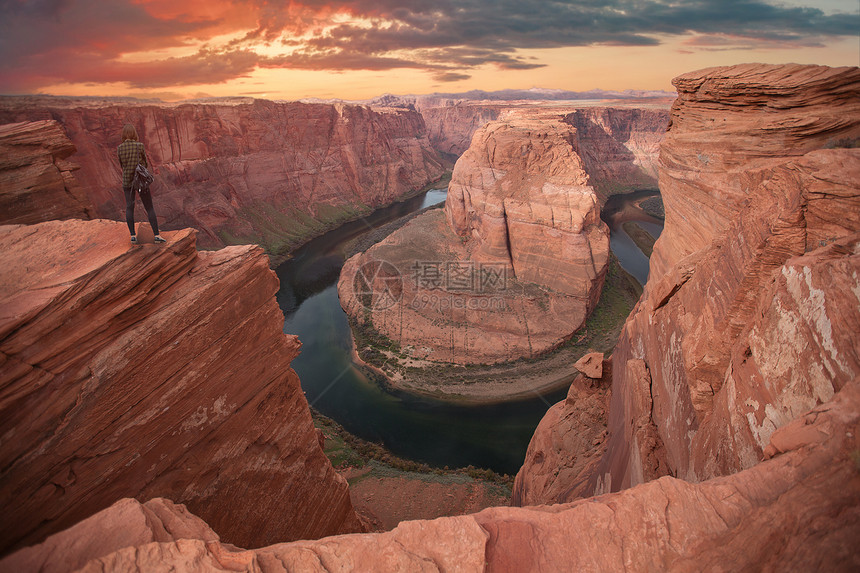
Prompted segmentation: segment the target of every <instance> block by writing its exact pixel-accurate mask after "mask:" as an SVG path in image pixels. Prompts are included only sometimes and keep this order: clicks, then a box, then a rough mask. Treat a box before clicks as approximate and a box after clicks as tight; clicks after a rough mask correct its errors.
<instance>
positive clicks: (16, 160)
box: [0, 120, 94, 224]
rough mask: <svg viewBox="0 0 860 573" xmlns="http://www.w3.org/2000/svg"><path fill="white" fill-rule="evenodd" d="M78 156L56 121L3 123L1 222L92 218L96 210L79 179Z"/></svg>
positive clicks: (0, 138) (0, 129)
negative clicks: (73, 157)
mask: <svg viewBox="0 0 860 573" xmlns="http://www.w3.org/2000/svg"><path fill="white" fill-rule="evenodd" d="M74 152H75V146H74V144H73V143H72V142H71V141H70V140H69V138H68V137H66V134H65V133H64V132H63V129H62V126H60V125H59V124H58V123H57V122H56V121H53V120H45V121H33V122H22V123H11V124H6V125H0V222H2V223H7V224H30V223H39V222H41V221H50V220H52V219H89V218H91V217H92V215H93V212H94V209H93V206H92V205H91V204H90V201H89V199H88V198H87V196H86V194H85V193H84V192H83V189H81V186H80V184H79V183H78V181H77V179H76V178H75V177H74V175H72V173H73V172H74V171H76V170H77V169H78V168H79V166H78V165H77V164H75V163H72V162H71V161H68V160H67V159H68V158H69V156H70V155H72V154H73V153H74Z"/></svg>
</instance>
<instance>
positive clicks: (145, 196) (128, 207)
mask: <svg viewBox="0 0 860 573" xmlns="http://www.w3.org/2000/svg"><path fill="white" fill-rule="evenodd" d="M122 190H123V192H124V193H125V222H126V223H128V232H129V233H131V234H132V235H136V234H137V233H135V232H134V190H133V189H132V188H131V187H123V188H122ZM140 200H141V201H142V202H143V208H144V209H146V215H147V216H148V217H149V224H150V225H152V232H153V233H155V234H156V235H157V234H158V221H157V220H156V219H155V208H154V207H153V206H152V195H150V194H149V191H141V192H140Z"/></svg>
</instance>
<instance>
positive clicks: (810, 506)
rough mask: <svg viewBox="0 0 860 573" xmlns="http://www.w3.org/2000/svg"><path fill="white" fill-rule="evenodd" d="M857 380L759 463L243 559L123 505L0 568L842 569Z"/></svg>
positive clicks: (849, 559) (850, 505)
mask: <svg viewBox="0 0 860 573" xmlns="http://www.w3.org/2000/svg"><path fill="white" fill-rule="evenodd" d="M858 451H860V379H855V380H853V381H851V382H849V383H848V384H846V385H845V387H844V388H843V389H842V390H841V391H840V392H838V393H837V394H836V395H835V396H834V397H833V398H832V399H831V400H830V401H828V402H827V403H826V405H824V406H819V407H817V408H815V409H814V410H813V411H811V412H809V413H808V414H806V415H804V416H801V417H799V418H797V419H796V420H795V421H794V422H792V423H790V424H788V425H786V426H785V427H783V428H781V429H780V430H777V431H776V432H775V433H774V434H773V435H772V436H771V439H770V445H769V446H768V450H767V458H768V459H767V460H766V461H763V462H762V463H760V464H758V465H756V466H755V467H753V468H751V469H749V470H745V471H742V472H740V473H737V474H734V475H731V476H727V477H722V478H715V479H711V480H708V481H706V482H703V483H698V484H694V483H688V482H685V481H683V480H680V479H676V478H672V477H663V478H660V479H658V480H655V481H652V482H650V483H646V484H641V485H639V486H637V487H634V488H631V489H629V490H626V491H623V492H619V493H614V494H608V495H602V496H600V497H596V498H591V499H586V500H580V501H577V502H574V503H570V504H562V505H555V506H540V507H529V508H512V507H500V508H491V509H487V510H484V511H482V512H480V513H477V514H474V515H468V516H460V517H446V518H440V519H436V520H433V521H409V522H403V523H401V524H400V525H399V526H398V527H397V528H396V529H394V530H392V531H389V532H386V533H377V534H364V535H346V536H338V537H332V538H327V539H321V540H318V541H299V542H295V543H283V544H278V545H272V546H269V547H264V548H260V549H256V550H251V551H245V550H241V549H237V548H235V547H231V546H229V545H226V544H224V543H221V542H219V541H218V540H217V535H216V534H215V532H213V531H211V530H209V529H208V528H206V527H205V524H202V523H200V521H199V520H197V519H196V518H195V517H194V516H193V515H189V514H188V513H187V512H186V511H184V508H182V507H181V506H175V505H173V504H170V503H169V502H165V501H164V500H152V501H149V502H147V503H146V504H144V505H140V504H139V503H138V502H136V501H133V500H124V501H121V502H119V503H117V504H115V505H114V506H112V507H110V508H109V509H106V510H105V511H103V512H101V513H99V514H98V515H96V516H93V517H92V518H91V519H89V520H87V521H85V522H83V523H81V524H79V525H77V526H75V527H74V528H72V529H70V530H68V531H64V532H62V533H59V534H57V535H56V536H54V537H52V538H50V539H48V540H47V541H46V542H45V543H44V544H42V545H41V546H37V547H34V548H30V549H26V550H23V551H20V552H18V553H16V554H14V555H12V556H10V557H7V558H6V559H5V560H3V561H0V569H2V570H10V571H11V570H15V571H21V572H29V571H46V572H52V571H58V570H67V569H71V568H78V567H80V569H79V570H80V571H85V572H90V571H92V572H101V571H105V570H122V571H150V570H153V569H159V570H160V569H170V570H174V571H224V570H229V571H262V572H269V571H284V570H288V571H342V570H349V571H464V572H465V571H468V572H472V571H474V572H495V571H499V572H508V571H547V572H549V571H630V572H634V571H635V572H638V571H679V572H682V571H683V572H687V571H689V572H693V571H702V570H715V571H747V570H750V571H760V570H765V571H767V570H786V571H854V570H856V568H857V566H858V555H857V538H858V536H860V511H858V507H860V477H858V465H857V457H856V455H857V452H858Z"/></svg>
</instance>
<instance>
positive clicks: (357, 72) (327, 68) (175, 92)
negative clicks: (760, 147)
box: [0, 0, 860, 100]
mask: <svg viewBox="0 0 860 573" xmlns="http://www.w3.org/2000/svg"><path fill="white" fill-rule="evenodd" d="M858 30H860V0H782V1H777V0H690V1H687V0H674V1H672V0H609V1H595V0H555V1H553V0H339V1H338V0H335V1H321V0H243V1H236V2H228V1H225V0H186V1H183V0H0V94H24V93H50V94H58V95H61V94H62V95H130V96H136V97H160V98H162V99H165V100H175V99H182V98H187V97H203V96H254V97H262V98H269V99H298V98H303V97H318V98H341V99H347V100H356V99H365V98H371V97H374V96H377V95H381V94H383V93H395V94H410V93H411V94H418V93H431V92H461V91H467V90H472V89H483V90H497V89H504V88H530V87H543V88H557V89H567V90H575V91H584V90H589V89H594V88H601V89H607V90H608V89H646V90H652V89H658V90H672V86H671V84H670V80H671V79H672V78H673V77H674V76H676V75H678V74H681V73H684V72H687V71H691V70H695V69H699V68H704V67H709V66H715V65H729V64H736V63H743V62H766V63H787V62H796V63H810V64H811V63H815V64H826V65H829V66H857V65H860V36H858Z"/></svg>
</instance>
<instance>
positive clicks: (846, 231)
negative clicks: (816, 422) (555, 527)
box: [516, 65, 860, 507]
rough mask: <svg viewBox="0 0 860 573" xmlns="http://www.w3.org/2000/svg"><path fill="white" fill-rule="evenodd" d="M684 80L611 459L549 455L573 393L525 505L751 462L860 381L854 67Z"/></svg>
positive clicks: (630, 328)
mask: <svg viewBox="0 0 860 573" xmlns="http://www.w3.org/2000/svg"><path fill="white" fill-rule="evenodd" d="M675 84H676V85H677V86H678V94H679V95H678V100H677V101H676V103H675V105H674V107H673V112H672V126H671V128H670V130H669V132H668V134H667V136H666V139H665V140H664V142H663V145H662V148H661V162H662V166H661V171H660V188H661V194H662V196H663V202H664V204H665V206H666V226H665V229H664V231H663V234H662V235H661V236H660V239H659V240H658V241H657V244H656V246H655V250H654V255H653V256H652V258H651V277H650V278H649V280H648V284H647V285H646V287H645V292H644V293H643V296H642V298H641V300H640V302H639V304H638V305H637V308H636V309H635V310H634V312H633V313H632V314H631V316H630V317H629V318H628V320H627V323H626V324H625V327H624V331H623V333H622V336H621V338H620V340H619V343H618V345H617V347H616V349H615V352H614V354H613V357H612V379H611V387H612V399H611V404H610V409H609V414H608V430H609V439H608V442H607V443H605V444H603V443H601V444H597V446H598V448H605V451H606V453H605V455H604V456H603V458H602V460H601V461H600V462H599V463H597V464H594V465H592V466H590V467H587V468H584V469H583V471H582V472H580V473H578V474H576V475H573V474H571V473H568V475H567V477H564V478H563V481H561V482H558V479H559V478H557V477H555V476H556V475H557V474H558V473H559V471H561V470H566V469H567V468H569V467H571V466H572V465H574V462H575V460H576V459H578V458H582V457H583V456H591V455H593V450H591V449H589V448H588V445H587V444H585V446H586V447H585V448H584V449H573V450H565V449H562V448H557V447H556V448H555V449H553V447H552V445H554V444H555V445H557V444H559V443H566V442H570V441H571V440H573V439H574V436H575V435H576V432H577V429H576V426H570V427H565V426H564V425H563V424H564V420H566V419H567V418H568V417H570V416H576V415H577V414H576V412H578V408H579V403H578V401H576V400H573V401H570V400H569V403H568V404H565V405H561V406H558V405H557V406H556V407H554V408H553V411H555V410H559V411H558V412H554V414H553V416H554V419H555V420H559V422H554V421H553V420H548V419H545V420H544V422H542V424H541V427H540V428H539V429H538V431H537V433H536V435H535V437H534V438H533V441H532V448H530V451H529V454H528V455H527V459H526V463H525V464H524V466H523V468H522V469H521V470H520V474H519V476H518V478H517V485H516V490H517V492H518V493H517V496H518V501H519V502H520V503H523V504H534V503H554V502H563V501H570V500H572V499H575V498H576V497H579V496H581V495H592V494H595V493H602V492H606V491H616V490H619V489H623V488H627V487H630V486H633V485H636V484H638V483H642V482H643V481H648V480H652V479H655V478H658V477H660V476H665V475H671V476H676V477H679V478H683V479H685V480H688V481H693V482H696V481H701V480H706V479H709V478H713V477H715V476H723V475H728V474H732V473H735V472H738V471H741V470H745V469H748V468H752V467H754V466H755V465H756V464H758V463H759V462H760V461H761V460H762V459H763V458H765V457H767V445H768V441H769V440H770V439H771V436H772V435H774V432H775V431H777V430H778V429H779V428H781V427H783V426H785V425H786V424H788V423H790V422H791V421H792V420H794V419H795V418H797V417H798V416H801V415H802V414H803V413H804V412H806V411H808V410H809V409H810V408H813V407H815V406H816V405H820V404H825V403H827V402H828V401H829V400H830V399H831V398H832V397H833V395H834V394H835V393H837V392H839V391H840V390H841V389H843V388H844V387H845V386H846V385H847V384H848V383H849V382H851V381H852V380H854V379H856V378H857V376H860V341H858V336H860V335H858V333H860V192H858V189H860V149H856V148H854V149H840V148H839V146H840V145H854V144H855V143H856V141H857V140H858V139H860V69H858V68H838V69H831V68H825V67H820V66H794V65H790V66H764V65H745V66H736V67H731V68H714V69H710V70H703V71H701V72H694V73H690V74H685V75H683V76H680V77H679V78H677V79H676V80H675ZM569 432H574V435H573V436H570V437H566V435H567V433H569ZM833 439H837V437H836V436H834V437H833ZM547 460H549V461H550V463H548V462H547ZM856 483H857V475H856V474H854V475H853V476H851V477H850V479H847V481H846V482H845V483H843V484H841V485H839V486H836V487H853V485H854V484H856ZM846 507H848V506H846ZM855 507H856V506H855Z"/></svg>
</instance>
